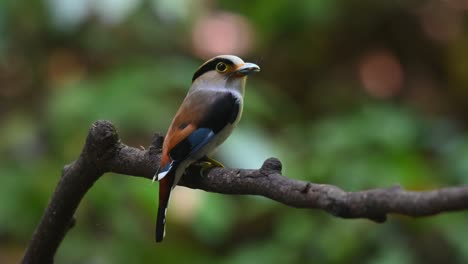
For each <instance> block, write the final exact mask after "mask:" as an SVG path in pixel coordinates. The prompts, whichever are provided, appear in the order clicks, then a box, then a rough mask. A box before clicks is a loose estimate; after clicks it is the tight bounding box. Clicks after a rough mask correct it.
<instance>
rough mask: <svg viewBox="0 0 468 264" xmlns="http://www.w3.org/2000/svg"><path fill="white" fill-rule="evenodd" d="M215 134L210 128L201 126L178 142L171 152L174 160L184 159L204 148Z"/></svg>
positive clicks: (170, 154)
mask: <svg viewBox="0 0 468 264" xmlns="http://www.w3.org/2000/svg"><path fill="white" fill-rule="evenodd" d="M214 136H215V133H214V132H213V130H211V129H209V128H205V127H202V128H199V129H197V130H195V131H193V132H192V134H190V135H189V136H188V137H187V138H185V139H184V140H182V141H181V142H180V143H179V144H177V145H176V146H175V147H174V148H173V149H172V150H171V151H170V152H169V156H170V157H171V159H172V160H174V161H178V160H184V159H186V158H187V157H189V156H191V155H193V154H194V153H196V152H197V151H198V150H200V149H201V148H203V147H204V146H205V145H206V144H207V143H208V142H210V140H211V139H212V138H213V137H214Z"/></svg>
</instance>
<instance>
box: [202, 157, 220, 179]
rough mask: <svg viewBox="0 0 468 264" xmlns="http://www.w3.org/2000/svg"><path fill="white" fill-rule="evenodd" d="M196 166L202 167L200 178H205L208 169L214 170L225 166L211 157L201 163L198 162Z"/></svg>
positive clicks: (205, 158)
mask: <svg viewBox="0 0 468 264" xmlns="http://www.w3.org/2000/svg"><path fill="white" fill-rule="evenodd" d="M195 165H196V166H198V167H200V176H203V173H204V172H205V170H207V169H212V168H216V167H218V168H224V165H223V164H222V163H221V162H219V161H217V160H215V159H212V158H209V157H204V158H202V159H200V160H199V161H197V162H196V163H195Z"/></svg>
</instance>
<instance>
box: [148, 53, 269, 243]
mask: <svg viewBox="0 0 468 264" xmlns="http://www.w3.org/2000/svg"><path fill="white" fill-rule="evenodd" d="M259 71H260V67H259V66H258V65H256V64H254V63H249V62H244V61H243V60H242V59H241V58H239V57H237V56H234V55H220V56H216V57H214V58H211V59H209V60H207V61H206V62H205V63H203V64H202V65H201V66H200V67H199V68H198V69H197V70H196V71H195V73H194V74H193V77H192V85H191V87H190V89H189V90H188V92H187V95H186V97H185V99H184V100H183V102H182V104H181V105H180V107H179V110H178V111H177V113H176V114H175V116H174V118H173V120H172V122H171V124H170V126H169V129H168V131H167V134H166V137H165V139H164V143H163V147H162V154H161V161H160V166H159V169H158V171H157V172H156V174H155V175H154V178H153V181H154V180H156V179H157V180H158V181H159V203H158V206H159V207H158V212H157V218H156V230H155V239H156V242H161V241H162V240H163V239H164V236H165V223H166V212H167V207H168V204H169V199H170V196H171V191H172V190H173V189H174V187H175V186H176V185H177V183H178V182H179V180H180V178H181V177H182V175H183V174H184V172H185V170H186V169H187V168H188V167H189V166H190V165H192V164H194V163H199V164H200V165H201V170H200V171H201V172H200V173H203V171H204V170H205V169H208V168H212V167H223V165H222V164H221V163H219V162H218V161H216V160H214V159H212V158H209V157H208V155H210V154H212V153H213V152H214V151H215V149H216V148H217V147H218V146H219V145H220V144H221V143H223V142H224V141H225V140H226V139H227V138H228V137H229V135H230V134H231V133H232V131H233V129H234V128H235V127H236V125H237V124H238V122H239V120H240V118H241V116H242V109H243V99H244V92H245V84H246V79H247V76H248V75H249V74H250V73H253V72H259Z"/></svg>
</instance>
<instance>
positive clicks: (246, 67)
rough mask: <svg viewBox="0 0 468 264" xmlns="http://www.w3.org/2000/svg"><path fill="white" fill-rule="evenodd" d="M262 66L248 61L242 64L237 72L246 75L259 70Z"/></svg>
mask: <svg viewBox="0 0 468 264" xmlns="http://www.w3.org/2000/svg"><path fill="white" fill-rule="evenodd" d="M259 71H260V67H258V65H257V64H254V63H250V62H246V63H244V64H243V65H242V66H240V67H239V68H237V69H236V73H238V74H239V75H242V76H245V75H249V74H250V73H252V72H259Z"/></svg>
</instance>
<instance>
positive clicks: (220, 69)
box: [216, 62, 228, 73]
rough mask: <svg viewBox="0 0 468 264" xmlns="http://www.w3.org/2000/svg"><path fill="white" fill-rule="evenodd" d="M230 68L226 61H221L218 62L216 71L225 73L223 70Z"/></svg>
mask: <svg viewBox="0 0 468 264" xmlns="http://www.w3.org/2000/svg"><path fill="white" fill-rule="evenodd" d="M227 69H228V67H227V65H226V63H224V62H220V63H218V64H216V71H217V72H220V73H223V72H226V71H227Z"/></svg>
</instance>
